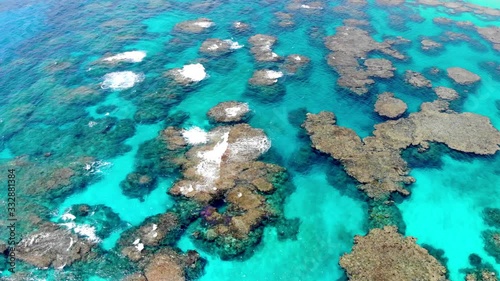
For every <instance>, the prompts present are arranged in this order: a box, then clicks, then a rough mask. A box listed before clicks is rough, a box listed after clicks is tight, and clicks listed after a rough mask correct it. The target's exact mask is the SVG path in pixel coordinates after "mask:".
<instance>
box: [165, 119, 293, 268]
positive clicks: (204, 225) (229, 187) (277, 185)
mask: <svg viewBox="0 0 500 281" xmlns="http://www.w3.org/2000/svg"><path fill="white" fill-rule="evenodd" d="M201 133H202V132H200V133H198V134H199V135H200V134H201ZM190 144H191V145H192V147H191V148H190V149H189V150H188V151H187V152H186V154H185V157H186V160H185V161H184V163H183V164H182V175H183V177H182V178H181V179H180V180H179V181H177V182H176V183H175V184H174V186H173V187H172V188H171V189H170V190H169V193H170V194H172V195H174V196H176V197H180V198H184V199H187V200H190V201H193V202H196V203H197V204H200V205H204V206H205V207H204V208H203V209H202V211H201V212H199V216H200V218H201V220H200V221H198V222H197V224H196V228H195V231H194V232H193V233H192V237H193V238H195V239H196V240H197V241H199V243H202V245H203V246H204V247H206V248H207V249H208V250H211V251H215V252H217V253H218V254H219V255H220V256H221V258H223V259H230V258H234V257H236V256H239V255H242V254H244V253H250V250H251V249H252V248H253V247H254V246H255V245H256V244H257V243H258V242H259V241H260V238H261V236H262V227H263V226H264V224H266V223H268V222H272V221H274V220H279V219H280V218H281V219H283V215H282V211H281V209H282V205H281V204H282V202H283V199H284V197H283V196H284V190H283V188H281V187H282V184H283V183H284V181H285V180H286V173H285V170H284V169H283V168H281V167H279V166H277V165H273V164H267V163H264V162H260V161H257V159H258V158H259V157H260V156H261V155H262V154H263V153H265V152H266V151H267V150H268V149H269V148H270V146H271V143H270V141H269V139H268V138H267V136H266V135H265V134H264V132H263V131H262V130H260V129H254V128H252V127H250V126H249V125H248V124H244V123H243V124H236V125H232V126H220V127H216V128H214V129H213V130H211V131H209V132H206V133H204V135H203V141H196V142H190ZM221 204H224V206H225V208H224V210H220V209H219V208H220V205H221Z"/></svg>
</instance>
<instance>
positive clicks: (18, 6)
mask: <svg viewBox="0 0 500 281" xmlns="http://www.w3.org/2000/svg"><path fill="white" fill-rule="evenodd" d="M368 2H369V5H368V6H367V8H366V9H364V11H365V12H366V19H367V20H368V21H369V22H370V24H371V31H372V36H373V37H374V38H375V39H376V40H377V41H382V40H383V39H385V38H387V37H395V36H403V37H404V38H407V39H409V40H411V43H410V44H409V45H405V46H400V47H398V48H400V50H401V51H402V52H403V53H404V54H405V55H406V56H407V57H409V59H408V60H404V61H396V60H394V59H391V60H392V61H393V63H394V66H395V67H397V70H396V72H395V74H396V77H395V78H393V79H388V80H377V83H376V84H375V85H374V86H373V87H372V89H371V91H370V92H369V93H368V94H366V95H365V96H356V95H354V94H350V93H348V92H346V91H344V90H342V89H340V88H338V87H337V85H336V79H337V77H338V75H337V74H336V73H335V71H333V70H332V69H331V68H330V67H329V66H328V65H327V63H326V59H325V57H326V55H327V54H328V50H327V49H326V48H325V47H324V45H323V43H322V39H318V40H315V39H314V38H311V34H310V30H311V28H312V27H318V26H319V27H321V28H322V29H324V32H325V33H326V35H333V34H334V33H335V30H336V27H338V26H341V25H342V21H343V20H344V19H347V18H350V17H349V16H347V15H345V14H336V13H335V12H334V10H333V9H334V7H340V6H345V5H346V4H344V3H342V2H341V1H325V3H324V7H325V8H324V9H323V10H322V11H321V12H320V13H318V14H315V15H307V13H304V12H301V11H297V12H293V13H294V21H295V27H293V28H280V27H279V26H277V24H276V19H275V17H274V15H273V14H274V13H275V12H278V11H286V5H287V4H288V3H286V2H284V1H250V2H249V1H241V0H238V1H219V0H216V1H212V2H210V3H209V4H210V5H205V6H199V5H198V4H206V3H204V2H202V1H191V0H186V1H180V0H173V1H170V2H162V1H160V2H159V1H154V0H150V1H139V2H137V1H129V0H125V1H98V0H94V1H78V0H75V1H71V2H64V3H60V2H59V1H46V2H44V3H41V2H40V3H39V2H37V1H30V2H28V1H26V2H24V3H17V2H13V1H10V0H9V1H3V2H1V3H0V30H1V31H2V34H3V35H2V36H1V38H0V43H1V44H2V48H1V49H0V85H2V88H3V91H2V93H1V94H0V96H1V98H0V109H1V110H0V119H1V121H2V122H0V124H1V125H0V129H1V133H2V136H3V137H2V139H1V142H0V160H1V161H2V163H6V162H7V161H9V160H12V159H14V158H15V157H20V156H23V155H26V154H28V155H29V156H30V157H31V159H33V160H32V161H34V162H36V163H39V164H40V166H41V167H45V168H46V169H47V170H49V171H50V169H51V167H52V166H51V165H53V163H54V162H60V163H63V165H69V161H70V160H68V159H70V158H71V157H73V156H75V157H83V156H88V157H94V158H96V159H97V160H99V161H101V162H100V163H102V164H103V165H102V166H100V167H99V171H96V172H94V173H95V174H94V175H92V178H91V180H89V181H88V182H86V183H85V184H84V185H83V186H79V187H76V188H74V189H71V190H70V191H69V192H68V193H66V194H64V196H61V197H58V198H56V199H57V200H56V199H54V200H52V199H47V198H45V197H36V198H34V197H33V198H32V199H29V200H33V202H36V203H37V204H40V205H41V206H44V208H47V209H48V212H47V213H48V214H49V215H46V216H45V217H43V219H44V220H51V221H57V220H58V218H59V217H60V216H61V215H63V214H64V213H65V212H67V211H68V209H69V208H70V207H71V206H72V205H75V204H89V205H99V204H104V205H106V206H108V207H110V208H111V209H112V211H113V212H114V213H116V214H118V216H119V218H120V220H121V221H122V222H123V223H124V225H125V227H118V226H117V227H116V229H113V231H112V232H111V234H110V235H109V236H108V237H100V238H101V242H100V244H99V246H100V247H101V248H102V250H103V251H104V252H103V253H104V254H106V253H111V252H112V251H114V250H113V249H114V248H115V246H116V245H117V241H118V240H119V239H120V236H121V235H122V233H123V232H124V231H125V230H126V229H128V228H130V227H134V226H138V225H140V224H141V223H142V222H143V221H144V220H145V219H146V218H147V217H150V216H153V215H157V214H161V213H164V212H166V211H168V210H170V209H171V208H172V207H173V206H174V205H175V202H176V199H175V198H173V197H171V196H170V195H168V194H167V191H168V190H169V188H170V187H171V186H172V185H173V184H174V182H175V181H176V180H178V179H179V175H178V174H176V173H172V174H161V175H154V176H158V183H157V185H156V186H155V188H154V189H153V190H151V191H150V192H147V193H145V194H144V196H143V198H131V197H127V196H126V195H124V194H123V192H122V189H121V187H120V183H121V182H122V181H124V180H125V179H126V176H127V174H129V173H130V172H133V171H134V169H135V165H136V163H137V162H138V161H139V158H140V157H141V156H140V155H139V154H140V153H139V151H140V150H141V147H142V146H143V145H144V144H145V143H148V141H151V140H153V139H155V138H156V137H157V135H158V133H159V132H160V130H162V129H163V128H164V127H166V126H169V125H172V124H174V123H175V124H180V126H182V127H184V128H189V127H191V126H199V127H201V128H204V129H206V130H209V129H211V128H212V127H213V124H210V123H209V121H208V119H207V116H206V112H207V111H208V110H209V109H210V108H212V107H213V106H215V105H216V104H218V103H219V102H222V101H229V100H238V101H244V102H247V103H248V104H249V106H250V108H251V110H252V117H251V118H250V120H249V124H250V125H251V126H252V127H255V128H261V129H263V130H264V131H265V133H266V134H267V136H268V137H269V138H270V140H271V141H272V150H271V152H270V153H268V155H265V157H264V158H265V160H266V161H270V162H275V163H277V164H279V165H281V166H283V167H285V168H287V169H288V172H289V174H290V181H291V183H293V185H294V186H295V191H294V192H293V193H291V194H290V195H289V196H288V197H287V199H286V200H285V204H284V215H285V217H286V218H289V219H292V218H298V219H299V220H300V228H299V232H298V234H297V239H295V240H294V239H285V240H280V239H278V235H277V230H276V228H275V227H273V226H268V227H265V229H264V236H263V239H262V241H261V243H259V245H258V246H257V247H256V248H255V249H254V251H253V253H252V255H251V256H250V257H248V259H245V260H238V259H236V260H230V261H223V260H221V259H220V258H219V257H218V256H216V255H213V254H212V253H210V252H206V251H204V250H202V249H201V248H199V247H198V246H197V245H196V244H195V243H194V242H193V240H192V239H191V238H190V236H189V234H188V232H186V233H184V235H183V236H182V237H181V238H180V239H179V241H177V244H176V245H177V246H178V247H179V248H180V249H181V250H182V251H187V250H192V249H194V250H197V251H198V252H200V253H201V255H202V256H203V257H204V258H205V259H206V260H207V265H206V267H205V270H204V273H203V275H202V276H201V277H200V278H199V280H203V281H215V280H217V281H218V280H251V281H262V280H301V281H313V280H325V281H326V280H342V279H343V278H345V273H344V271H343V270H342V269H341V268H340V266H339V265H338V260H339V258H340V256H342V255H343V254H344V253H346V252H349V251H350V249H351V247H352V244H353V238H354V236H355V235H365V234H366V233H367V231H368V227H367V225H368V220H369V217H368V207H367V205H368V204H367V202H365V201H364V197H362V196H360V193H359V192H358V193H356V192H354V195H353V194H351V193H349V192H346V190H348V189H349V188H350V189H354V186H353V185H352V183H349V181H347V180H345V178H347V177H348V176H347V175H346V174H345V172H343V170H342V168H341V167H340V166H339V165H337V164H334V163H333V162H331V161H327V159H326V157H317V158H315V163H307V165H310V167H308V168H309V169H306V171H305V172H304V171H302V170H300V169H296V167H294V164H295V162H297V161H300V160H297V159H296V157H297V151H299V149H301V148H304V147H308V146H310V142H309V140H308V139H306V140H304V139H303V138H301V137H300V135H301V134H303V131H302V130H301V128H300V126H298V124H300V123H301V122H302V120H303V116H297V114H294V113H293V112H297V110H299V109H305V110H306V111H307V112H312V113H317V112H320V111H322V110H327V111H332V112H334V113H335V114H336V116H337V119H338V124H339V125H341V126H345V127H348V128H351V129H353V130H355V131H356V133H357V134H359V135H360V136H361V137H365V136H369V135H371V132H372V130H373V126H374V125H375V124H377V123H380V122H383V119H381V118H380V117H379V116H377V115H376V114H375V113H374V112H373V106H374V103H375V100H376V95H377V94H378V93H380V92H383V91H391V92H393V93H395V95H396V96H397V97H398V98H400V99H402V100H404V101H405V102H406V103H407V104H408V108H409V110H408V111H409V112H416V111H418V110H419V106H420V104H421V103H422V102H425V101H430V100H433V99H435V96H433V93H432V90H431V89H427V90H422V91H415V90H414V89H413V88H412V87H410V86H408V85H406V84H405V83H404V80H403V78H402V77H403V75H404V72H405V71H406V70H414V71H419V72H422V73H424V75H425V76H427V77H428V78H431V77H430V74H429V73H428V69H429V68H430V67H437V68H439V69H440V70H441V72H443V71H445V69H446V68H448V67H454V66H458V67H463V68H466V69H468V70H470V71H472V72H474V73H477V74H478V75H480V76H481V79H482V80H481V83H480V84H479V85H478V86H477V87H476V88H473V89H471V90H470V91H469V89H466V88H461V87H457V91H459V92H460V94H461V101H460V102H459V103H457V104H456V105H454V106H455V107H454V109H456V110H458V111H463V112H466V111H468V112H474V113H477V114H481V115H484V116H487V117H488V118H490V120H491V122H492V124H493V125H494V126H495V127H496V128H497V129H500V105H499V104H500V96H499V95H498V92H497V89H500V80H499V79H498V77H495V73H490V72H488V71H487V70H486V69H484V68H483V67H481V65H480V63H482V62H486V61H494V62H498V61H499V58H500V57H499V53H498V52H496V51H494V50H493V49H492V48H491V44H490V43H489V42H487V41H485V40H484V39H483V38H482V37H480V36H479V35H478V34H477V33H476V32H475V31H473V30H466V29H460V28H458V27H454V26H442V25H436V24H434V23H433V22H432V19H433V18H435V17H448V18H451V19H453V20H469V21H472V22H473V23H474V24H475V25H476V26H490V25H493V26H500V19H498V18H497V19H485V18H484V17H481V16H477V15H474V14H471V13H463V14H454V15H451V14H448V13H446V12H445V11H444V10H442V9H440V8H432V7H424V6H416V5H410V4H405V5H403V6H401V7H394V8H384V7H379V6H377V5H376V4H375V1H368ZM467 2H471V3H476V4H480V5H485V6H489V7H494V8H500V4H498V3H497V1H493V0H490V1H475V0H474V1H472V0H471V1H467ZM304 3H305V2H304ZM390 15H397V16H400V17H403V18H408V17H409V15H420V16H421V20H420V21H412V20H407V21H405V23H404V26H398V25H397V24H394V23H391V22H390V21H389V16H390ZM199 17H207V18H210V19H211V20H213V21H214V23H215V25H216V27H215V29H214V30H213V32H211V33H210V34H208V35H200V36H194V37H193V38H191V39H190V40H186V42H182V45H180V46H176V45H175V44H176V43H175V42H176V41H175V39H176V35H175V33H173V32H172V29H173V27H174V26H175V24H177V23H178V22H181V21H185V20H191V19H196V18H199ZM234 21H243V22H247V23H250V24H251V26H252V32H250V33H247V34H245V33H235V32H233V31H231V28H230V27H231V24H232V22H234ZM446 31H454V32H460V33H464V34H466V35H468V36H469V37H470V38H471V39H472V41H471V42H447V41H446V38H444V37H443V36H444V32H446ZM257 33H261V34H270V35H273V36H276V37H277V38H278V42H277V44H276V45H275V46H274V47H273V51H274V52H276V53H277V54H279V55H281V56H287V55H290V54H301V55H305V56H307V57H309V58H310V59H311V66H310V67H309V68H308V71H307V73H305V75H303V76H301V77H293V76H287V77H286V79H282V84H283V85H284V87H285V94H284V95H283V96H281V97H280V98H278V99H276V100H272V101H269V100H265V99H262V98H258V97H255V96H252V95H250V94H249V93H248V89H247V81H248V79H249V78H250V77H251V76H252V73H253V71H254V70H255V69H260V68H263V67H264V66H261V65H258V64H257V63H255V62H254V59H253V57H252V55H251V53H250V51H249V48H250V46H249V43H248V42H247V40H248V38H249V36H251V35H253V34H257ZM422 36H426V37H430V38H432V39H433V40H436V41H439V42H442V43H443V44H444V49H443V51H441V52H439V53H437V54H430V53H426V52H423V51H422V50H421V49H420V40H421V39H422ZM206 38H220V39H231V40H233V41H237V42H238V43H239V44H241V45H245V47H243V48H241V49H238V50H235V51H234V52H233V53H231V54H230V55H228V56H226V57H223V58H220V59H209V60H205V59H204V58H203V56H202V55H201V54H200V53H199V52H198V49H199V47H200V46H201V43H202V42H203V40H204V39H206ZM134 50H141V51H144V52H146V54H147V56H146V58H145V59H144V60H143V61H142V62H138V63H121V64H118V65H116V66H106V67H103V66H101V65H99V64H97V63H96V61H97V60H98V59H100V58H102V57H103V56H104V55H105V54H116V53H120V52H125V51H134ZM196 62H201V63H203V64H204V65H205V68H206V72H207V75H208V77H207V78H206V79H205V80H204V81H201V82H200V83H199V84H197V85H196V86H194V87H193V88H192V89H190V91H179V92H176V94H177V95H176V96H175V97H170V96H168V95H167V94H168V93H170V92H164V90H165V88H168V87H169V85H167V84H166V79H165V78H164V77H163V76H162V75H163V73H164V72H165V71H167V70H168V69H171V68H175V67H182V66H183V65H185V64H190V63H196ZM266 67H267V66H266ZM270 67H272V68H273V69H277V66H276V65H271V66H270ZM114 71H134V72H137V73H139V72H143V73H144V74H145V79H144V81H142V82H140V83H137V84H136V85H135V86H134V87H132V88H130V89H127V90H123V91H111V90H104V89H101V88H100V86H99V85H100V83H101V82H102V79H103V78H102V77H103V76H104V75H105V74H106V73H109V72H114ZM431 80H432V83H433V86H447V87H455V86H454V85H453V83H452V82H451V81H450V80H449V79H447V77H446V74H443V73H442V74H441V75H438V76H436V77H432V79H431ZM80 86H85V87H88V88H90V89H91V90H92V91H93V93H96V94H94V95H88V96H83V97H82V96H79V95H75V94H74V93H73V92H72V90H73V89H75V88H78V87H80ZM175 91H178V89H175ZM103 106H114V107H112V108H110V109H109V110H108V109H107V110H105V111H104V112H100V113H99V110H100V108H101V107H103ZM138 112H141V113H152V114H153V113H154V114H156V115H155V116H156V118H153V119H151V120H141V119H138V118H137V113H138ZM178 113H185V114H187V116H188V118H187V119H186V120H177V119H175V118H176V116H179V115H176V114H178ZM113 118H114V119H113ZM179 119H180V118H179ZM106 120H108V121H106ZM109 120H115V121H109ZM165 120H167V121H165ZM118 121H121V122H123V126H118V125H116V124H117V122H118ZM89 122H96V123H98V124H103V123H105V122H113V124H114V125H113V126H114V127H113V128H112V129H109V132H112V133H111V134H107V133H106V134H104V133H96V132H94V131H92V127H90V126H87V125H88V124H90V123H89ZM96 126H99V125H96ZM82 127H84V128H85V129H82ZM87 127H89V128H87ZM102 130H107V129H102ZM106 132H107V131H106ZM49 152H50V153H51V154H50V155H49V156H47V153H49ZM71 159H73V158H71ZM441 160H442V165H441V166H440V167H439V168H415V169H413V170H412V172H411V175H412V176H413V177H415V178H416V180H417V182H416V183H415V184H414V185H413V186H411V192H412V194H411V196H410V197H409V198H406V199H404V200H401V202H398V205H397V206H398V208H399V209H400V211H401V213H402V216H403V219H404V222H405V224H406V233H405V234H406V235H411V236H414V237H416V238H417V241H418V243H419V244H428V245H431V246H433V247H435V248H439V249H442V250H444V253H445V257H446V258H448V262H447V264H446V266H447V269H448V271H449V272H450V280H452V281H458V280H463V279H464V276H463V273H461V272H460V271H461V269H464V268H467V267H469V264H468V256H469V255H470V254H472V253H476V254H478V255H480V256H481V257H482V258H483V260H484V261H486V262H488V263H490V264H492V265H494V267H495V269H496V270H497V271H500V265H499V264H498V263H496V262H495V260H494V258H493V257H491V256H489V255H488V254H487V252H486V251H485V250H484V249H483V248H484V241H483V240H482V237H481V232H482V231H484V230H485V229H487V226H485V224H484V222H483V219H482V217H481V212H482V210H483V209H484V208H485V207H496V208H500V203H498V202H500V189H499V186H500V170H499V169H500V168H499V167H500V158H499V157H498V155H496V156H491V157H475V156H468V157H465V158H452V157H450V156H448V155H442V156H441ZM71 161H73V160H71ZM421 166H422V167H425V163H422V164H421ZM299 170H300V171H299ZM20 172H21V173H22V172H23V171H20ZM332 175H337V176H336V177H335V176H332ZM339 175H340V176H339ZM23 179H25V178H23ZM33 180H35V179H33V178H26V181H33ZM26 186H28V185H26ZM22 192H25V190H22ZM1 219H3V218H1ZM0 234H1V235H4V232H0ZM0 239H3V238H0ZM4 269H5V266H2V267H1V270H4ZM64 270H65V271H71V270H72V268H71V267H68V268H65V269H64ZM27 271H30V272H32V273H33V275H34V276H35V277H36V276H46V275H53V272H51V271H49V272H46V271H43V270H41V269H34V268H28V269H27ZM3 274H5V275H8V273H7V272H6V270H4V273H3ZM55 275H57V273H56V274H55ZM40 278H41V277H40ZM49 279H50V278H49ZM88 280H114V279H113V278H111V277H109V276H105V275H103V276H93V277H89V278H88Z"/></svg>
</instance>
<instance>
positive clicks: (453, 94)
mask: <svg viewBox="0 0 500 281" xmlns="http://www.w3.org/2000/svg"><path fill="white" fill-rule="evenodd" d="M434 92H435V93H436V95H437V96H438V97H439V98H440V99H442V100H446V101H452V100H456V99H458V98H459V97H460V96H459V95H458V93H457V91H455V90H453V89H451V88H447V87H436V88H434Z"/></svg>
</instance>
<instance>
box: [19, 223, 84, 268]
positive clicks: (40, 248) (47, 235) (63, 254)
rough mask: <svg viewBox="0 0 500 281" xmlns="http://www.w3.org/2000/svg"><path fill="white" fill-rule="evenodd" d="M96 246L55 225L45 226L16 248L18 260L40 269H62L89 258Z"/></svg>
mask: <svg viewBox="0 0 500 281" xmlns="http://www.w3.org/2000/svg"><path fill="white" fill-rule="evenodd" d="M93 246H94V244H93V243H92V242H90V241H88V240H86V239H82V238H80V237H78V236H77V235H76V234H73V233H72V232H71V231H69V230H67V229H65V228H63V227H60V226H58V225H56V224H53V223H46V224H43V225H42V226H41V227H40V229H39V230H37V231H35V232H32V233H30V234H28V235H27V236H26V237H24V238H23V239H22V240H21V242H19V244H18V245H17V247H16V254H17V258H19V259H20V260H22V261H25V262H27V263H29V264H32V265H34V266H36V267H39V268H48V267H52V268H56V269H61V268H63V267H65V266H70V265H71V264H72V263H73V262H75V261H79V260H82V259H85V258H87V257H89V255H90V251H91V249H92V247H93Z"/></svg>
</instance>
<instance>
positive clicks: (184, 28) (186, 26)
mask: <svg viewBox="0 0 500 281" xmlns="http://www.w3.org/2000/svg"><path fill="white" fill-rule="evenodd" d="M213 26H215V24H214V22H213V21H211V20H210V19H207V18H199V19H195V20H188V21H183V22H180V23H178V24H176V25H175V27H174V31H177V32H181V33H194V34H196V33H203V32H207V31H209V30H210V29H211V28H212V27H213Z"/></svg>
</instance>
